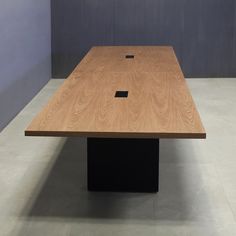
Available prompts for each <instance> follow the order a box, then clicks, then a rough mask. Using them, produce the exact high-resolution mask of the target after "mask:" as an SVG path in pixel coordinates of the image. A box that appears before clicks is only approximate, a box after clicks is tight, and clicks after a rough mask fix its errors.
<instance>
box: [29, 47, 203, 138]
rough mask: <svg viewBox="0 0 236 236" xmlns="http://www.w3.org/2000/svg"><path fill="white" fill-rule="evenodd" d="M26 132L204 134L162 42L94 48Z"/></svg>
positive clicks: (170, 51) (177, 69) (178, 71)
mask: <svg viewBox="0 0 236 236" xmlns="http://www.w3.org/2000/svg"><path fill="white" fill-rule="evenodd" d="M126 55H134V58H133V59H127V58H126ZM116 91H128V97H127V98H115V93H116ZM25 135H27V136H85V137H132V138H205V137H206V133H205V130H204V128H203V125H202V122H201V120H200V117H199V114H198V112H197V109H196V107H195V104H194V102H193V99H192V97H191V94H190V92H189V89H188V87H187V84H186V82H185V79H184V76H183V74H182V71H181V69H180V66H179V64H178V61H177V59H176V57H175V54H174V51H173V48H172V47H159V46H150V47H149V46H145V47H144V46H127V47H126V46H119V47H118V46H117V47H93V48H92V49H91V50H90V52H89V53H88V54H87V55H86V56H85V58H84V59H83V60H82V62H81V63H80V64H79V65H78V66H77V67H76V68H75V70H74V71H73V73H72V74H71V75H70V76H69V78H68V79H67V80H65V82H64V83H63V85H62V86H61V87H60V88H59V90H58V91H57V92H56V93H55V94H54V96H53V97H52V98H51V100H50V101H49V102H48V104H47V105H46V107H44V108H43V110H42V111H41V112H40V113H39V114H38V115H37V116H36V117H35V119H34V120H33V121H32V123H31V124H30V126H29V127H28V128H27V129H26V131H25Z"/></svg>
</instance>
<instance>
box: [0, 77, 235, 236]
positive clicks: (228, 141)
mask: <svg viewBox="0 0 236 236" xmlns="http://www.w3.org/2000/svg"><path fill="white" fill-rule="evenodd" d="M62 82H63V80H51V81H50V82H49V83H48V84H47V85H46V87H45V88H44V89H43V90H42V91H41V92H40V93H39V94H38V95H37V97H35V98H34V99H33V101H32V102H31V103H30V104H29V105H28V106H27V107H26V108H25V109H24V110H23V111H22V112H21V113H20V114H19V115H18V116H17V117H16V118H15V119H14V120H13V121H12V122H11V123H10V124H9V125H8V126H7V127H6V128H5V129H4V130H3V132H1V133H0V189H1V193H0V235H1V236H5V235H22V236H28V235H31V236H32V235H34V236H37V235H42V236H46V235H50V236H53V235H56V236H60V235H62V236H73V235H83V236H89V235H101V236H105V235H113V236H117V235H122V236H125V235H129V236H130V235H136V236H137V235H161V236H163V235H164V236H175V235H178V236H199V235H200V236H205V235H206V236H217V235H220V236H221V235H222V236H223V235H226V236H227V235H230V236H231V235H236V79H188V84H189V86H190V88H191V91H192V94H193V97H194V100H195V102H196V104H197V107H198V109H199V112H200V114H201V117H202V120H203V123H204V125H205V128H206V130H207V140H161V143H160V148H161V150H160V192H159V193H158V194H131V193H89V192H87V191H86V140H85V139H82V138H68V139H66V138H40V137H34V138H32V137H24V133H23V132H24V129H25V128H26V126H27V125H28V124H29V122H30V121H31V120H32V118H33V117H34V116H35V114H36V113H37V112H38V111H39V110H40V109H41V108H42V106H43V105H44V104H46V102H47V101H48V99H49V97H50V96H51V95H52V94H53V93H54V91H55V90H56V89H57V88H58V86H60V84H61V83H62Z"/></svg>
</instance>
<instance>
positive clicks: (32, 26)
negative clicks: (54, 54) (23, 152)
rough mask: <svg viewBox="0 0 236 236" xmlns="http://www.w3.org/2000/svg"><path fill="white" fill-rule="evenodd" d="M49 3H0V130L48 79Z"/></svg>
mask: <svg viewBox="0 0 236 236" xmlns="http://www.w3.org/2000/svg"><path fill="white" fill-rule="evenodd" d="M50 9H51V8H50V0H38V1H35V0H21V1H13V0H1V1H0V130H1V129H2V128H3V127H4V126H5V125H6V124H7V123H8V122H9V121H10V120H11V119H12V118H13V117H14V116H15V115H16V114H17V113H18V112H19V111H20V110H21V109H22V108H23V107H24V106H25V105H26V104H27V103H28V102H29V101H30V100H31V99H32V97H33V96H34V95H35V94H36V93H37V92H38V91H39V90H40V88H41V87H42V86H43V85H44V84H45V83H46V82H47V81H48V80H49V79H50V77H51V12H50V11H51V10H50Z"/></svg>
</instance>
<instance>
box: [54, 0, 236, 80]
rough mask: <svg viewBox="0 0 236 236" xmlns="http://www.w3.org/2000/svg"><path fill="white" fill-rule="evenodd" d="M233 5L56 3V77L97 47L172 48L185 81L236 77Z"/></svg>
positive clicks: (230, 1) (211, 0)
mask: <svg viewBox="0 0 236 236" xmlns="http://www.w3.org/2000/svg"><path fill="white" fill-rule="evenodd" d="M235 2H236V1H234V0H69V1H68V0H52V32H53V33H52V51H53V55H52V59H53V60H52V61H53V76H54V77H65V76H67V75H68V74H69V73H70V72H71V70H72V69H73V68H74V67H75V65H76V64H77V63H78V62H79V61H80V60H81V59H82V57H83V56H84V55H85V54H86V52H87V51H88V50H89V48H90V47H91V46H94V45H173V46H174V48H175V50H176V53H177V56H178V59H179V61H180V63H181V66H182V68H183V71H184V73H185V76H189V77H215V76H217V77H229V76H236V63H235V59H236V56H235V48H236V34H235V33H236V19H235V9H236V7H235V6H236V5H235Z"/></svg>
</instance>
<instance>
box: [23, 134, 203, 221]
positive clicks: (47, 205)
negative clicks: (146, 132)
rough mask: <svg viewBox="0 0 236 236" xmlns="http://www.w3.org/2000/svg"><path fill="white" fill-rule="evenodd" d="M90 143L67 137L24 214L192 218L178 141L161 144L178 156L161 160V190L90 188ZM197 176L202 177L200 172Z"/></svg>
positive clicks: (78, 216)
mask: <svg viewBox="0 0 236 236" xmlns="http://www.w3.org/2000/svg"><path fill="white" fill-rule="evenodd" d="M166 142H168V141H166ZM86 144H87V142H86V139H81V138H68V139H67V141H66V143H65V145H64V147H63V148H62V151H61V152H60V154H59V155H58V157H57V160H56V162H55V163H54V165H53V167H52V169H51V170H50V172H49V174H48V177H47V179H46V181H45V182H44V184H43V185H42V186H41V188H40V190H37V191H38V195H37V196H36V198H35V199H34V202H33V204H32V206H31V209H29V210H27V211H26V210H24V211H23V212H22V215H23V216H26V217H55V218H75V219H76V218H80V219H82V218H89V219H92V218H108V219H138V220H139V219H141V220H145V219H147V220H152V219H154V220H155V219H156V220H157V219H159V220H170V221H171V220H179V221H184V220H188V219H190V218H191V214H190V212H189V206H191V202H189V198H188V196H187V195H188V194H187V192H186V189H185V186H184V185H185V180H184V178H185V177H184V176H183V175H182V171H181V169H180V168H176V167H177V166H178V160H179V159H180V155H181V153H178V152H176V150H178V149H176V148H175V145H176V144H175V142H174V141H171V142H170V143H169V145H166V143H165V144H164V145H163V146H162V143H160V148H168V149H169V150H174V152H171V151H169V152H167V153H168V155H175V158H173V159H172V163H168V164H163V163H161V165H160V192H159V193H157V194H148V193H147V194H146V193H137V194H136V193H96V192H88V191H87V183H86V182H87V163H86V160H87V154H86V152H87V151H86ZM191 158H193V157H191ZM169 159H171V158H169ZM140 174H141V173H140ZM43 175H44V173H42V176H43ZM196 176H197V178H201V177H200V174H199V173H198V172H197V174H196ZM39 181H40V180H39ZM37 188H38V187H37V186H36V189H37Z"/></svg>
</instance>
